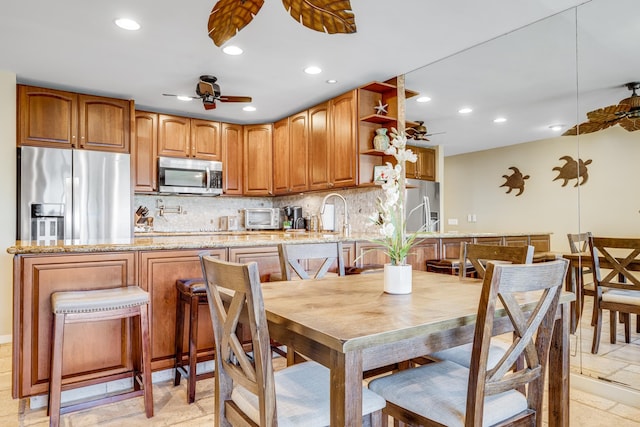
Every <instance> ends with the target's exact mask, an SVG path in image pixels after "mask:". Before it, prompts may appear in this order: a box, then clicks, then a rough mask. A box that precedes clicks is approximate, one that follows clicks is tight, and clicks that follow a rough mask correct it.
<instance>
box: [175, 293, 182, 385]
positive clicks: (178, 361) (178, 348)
mask: <svg viewBox="0 0 640 427" xmlns="http://www.w3.org/2000/svg"><path fill="white" fill-rule="evenodd" d="M183 304H184V303H183V300H182V295H181V294H180V292H178V300H177V303H176V333H175V340H176V342H175V362H174V364H173V367H174V369H175V371H176V372H175V376H174V378H173V385H174V386H177V385H180V380H181V379H182V374H181V373H180V370H179V369H178V367H180V366H182V341H183V334H184V332H183V331H184V306H183Z"/></svg>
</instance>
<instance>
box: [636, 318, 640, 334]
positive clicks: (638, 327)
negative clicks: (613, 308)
mask: <svg viewBox="0 0 640 427" xmlns="http://www.w3.org/2000/svg"><path fill="white" fill-rule="evenodd" d="M636 332H637V333H639V334H640V314H636Z"/></svg>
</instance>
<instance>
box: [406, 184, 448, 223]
mask: <svg viewBox="0 0 640 427" xmlns="http://www.w3.org/2000/svg"><path fill="white" fill-rule="evenodd" d="M406 203H407V207H406V211H405V212H406V215H407V231H409V232H414V231H431V232H439V231H440V183H438V182H433V181H423V180H421V179H408V180H407V196H406Z"/></svg>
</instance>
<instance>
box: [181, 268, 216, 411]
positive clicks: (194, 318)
mask: <svg viewBox="0 0 640 427" xmlns="http://www.w3.org/2000/svg"><path fill="white" fill-rule="evenodd" d="M176 288H177V290H178V299H177V303H176V352H175V364H174V367H175V370H176V373H175V378H174V380H173V385H174V386H177V385H180V380H181V379H182V377H185V378H186V379H187V402H188V403H193V402H194V401H195V399H196V381H198V380H202V379H205V378H213V376H214V375H215V372H214V371H208V372H203V373H201V374H197V372H196V364H197V363H198V361H204V360H213V356H207V357H201V358H200V360H198V346H197V338H198V306H199V305H208V301H207V290H206V286H205V283H204V281H203V279H202V278H197V279H178V280H176ZM185 305H186V306H187V307H188V310H189V348H188V350H187V364H188V366H189V370H188V371H187V369H186V368H185V364H184V361H183V358H182V341H183V337H184V307H185Z"/></svg>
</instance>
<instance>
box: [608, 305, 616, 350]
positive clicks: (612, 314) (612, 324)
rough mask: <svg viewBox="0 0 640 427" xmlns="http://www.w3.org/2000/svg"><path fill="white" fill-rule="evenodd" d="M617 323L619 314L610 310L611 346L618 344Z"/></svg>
mask: <svg viewBox="0 0 640 427" xmlns="http://www.w3.org/2000/svg"><path fill="white" fill-rule="evenodd" d="M617 321H618V312H617V311H614V310H609V341H610V342H611V344H615V343H616V329H617V326H618V325H617V324H616V323H617Z"/></svg>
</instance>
